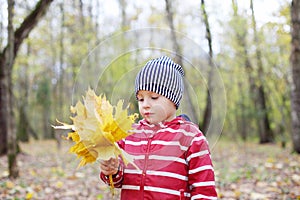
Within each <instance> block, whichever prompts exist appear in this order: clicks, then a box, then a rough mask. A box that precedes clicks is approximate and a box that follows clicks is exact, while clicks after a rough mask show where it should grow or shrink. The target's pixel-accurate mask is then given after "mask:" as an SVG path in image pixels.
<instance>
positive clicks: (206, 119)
mask: <svg viewBox="0 0 300 200" xmlns="http://www.w3.org/2000/svg"><path fill="white" fill-rule="evenodd" d="M201 11H202V15H203V19H204V24H205V29H206V39H207V43H208V48H209V57H210V59H209V69H208V80H207V85H208V87H207V90H206V106H205V110H204V115H203V121H202V125H201V126H200V127H201V129H202V131H203V133H204V135H206V133H207V131H208V128H209V124H210V120H211V115H212V114H211V113H212V107H211V96H210V94H213V91H212V90H213V87H212V86H211V82H212V80H213V76H214V74H213V70H212V67H213V63H212V58H213V50H212V38H211V33H210V26H209V22H208V16H207V13H206V10H205V2H204V0H201Z"/></svg>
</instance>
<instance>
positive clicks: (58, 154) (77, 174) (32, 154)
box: [0, 140, 300, 200]
mask: <svg viewBox="0 0 300 200" xmlns="http://www.w3.org/2000/svg"><path fill="white" fill-rule="evenodd" d="M71 145H72V144H71V143H69V142H68V141H63V143H62V147H61V149H58V148H57V145H56V143H55V141H31V142H30V143H24V144H21V149H22V151H23V153H22V154H20V155H19V156H18V165H19V168H20V177H19V178H18V179H16V180H10V179H8V178H7V175H8V171H7V158H6V157H5V156H3V157H0V199H43V200H44V199H49V200H52V199H59V200H73V199H95V200H105V199H119V190H118V189H116V191H115V193H116V194H115V196H114V197H112V196H111V193H110V190H109V188H108V187H107V186H105V185H104V184H102V183H101V181H100V180H99V176H98V174H99V164H98V163H95V164H92V165H87V166H85V167H82V168H80V169H77V165H78V163H79V160H77V159H76V156H75V155H74V154H70V153H68V149H69V147H70V146H71ZM211 150H212V158H213V161H214V166H215V173H216V180H217V189H218V195H219V199H226V200H227V199H228V200H229V199H249V200H260V199H262V200H265V199H270V200H276V199H280V200H282V199H286V200H289V199H296V200H300V156H299V155H296V154H291V153H290V152H291V149H290V148H286V149H282V148H280V146H279V145H276V144H268V145H258V144H256V143H254V142H247V143H244V142H232V141H230V142H229V141H224V140H220V141H218V142H217V143H216V144H214V145H213V146H212V147H211Z"/></svg>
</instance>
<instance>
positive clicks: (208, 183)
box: [186, 132, 217, 200]
mask: <svg viewBox="0 0 300 200" xmlns="http://www.w3.org/2000/svg"><path fill="white" fill-rule="evenodd" d="M186 159H187V162H188V164H189V170H188V176H189V178H188V180H189V187H190V191H191V199H192V200H193V199H217V192H216V187H215V177H214V176H215V175H214V169H213V165H212V161H211V156H210V151H209V146H208V142H207V140H206V138H205V136H204V135H203V134H202V133H201V132H200V133H199V134H197V135H196V136H195V137H194V138H193V140H192V142H191V145H190V147H189V149H188V150H187V154H186Z"/></svg>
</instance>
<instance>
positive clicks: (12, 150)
mask: <svg viewBox="0 0 300 200" xmlns="http://www.w3.org/2000/svg"><path fill="white" fill-rule="evenodd" d="M7 3H8V42H7V44H8V46H7V52H6V57H7V59H6V61H5V69H4V73H5V75H6V76H8V78H7V79H5V83H4V84H5V85H6V87H7V88H8V91H7V92H6V94H5V96H4V98H5V100H4V101H5V102H6V103H7V107H6V109H5V111H4V112H5V114H6V115H5V116H8V119H7V121H6V130H7V156H8V169H9V176H10V177H11V178H16V177H18V176H19V169H18V165H17V144H16V140H17V136H16V133H15V127H14V120H13V106H12V105H13V95H12V92H11V88H9V87H10V86H11V85H12V79H11V72H12V70H9V69H11V68H12V66H13V63H14V45H15V44H14V39H15V38H14V27H13V8H14V4H15V2H14V0H9V1H8V2H7Z"/></svg>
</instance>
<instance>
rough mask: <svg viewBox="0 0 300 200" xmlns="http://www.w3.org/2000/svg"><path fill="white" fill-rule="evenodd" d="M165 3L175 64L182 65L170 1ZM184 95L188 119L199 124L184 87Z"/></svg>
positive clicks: (186, 88)
mask: <svg viewBox="0 0 300 200" xmlns="http://www.w3.org/2000/svg"><path fill="white" fill-rule="evenodd" d="M165 2H166V12H167V20H168V24H169V27H170V29H171V39H172V42H173V50H174V52H175V56H176V57H175V62H177V63H178V64H179V65H181V66H182V67H183V65H182V57H181V56H182V53H181V50H180V47H179V44H178V41H177V37H176V33H175V28H174V20H173V13H172V5H171V1H170V0H165ZM184 84H185V86H188V84H187V81H186V79H184ZM184 89H185V94H186V95H187V96H188V97H187V98H186V100H187V102H188V103H187V104H188V107H187V109H188V113H189V114H190V115H191V116H190V117H191V118H192V121H195V122H197V123H199V119H198V117H197V114H196V113H195V110H196V109H195V108H194V106H193V102H192V100H191V99H192V98H190V96H191V94H190V91H189V88H188V87H185V88H184Z"/></svg>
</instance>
